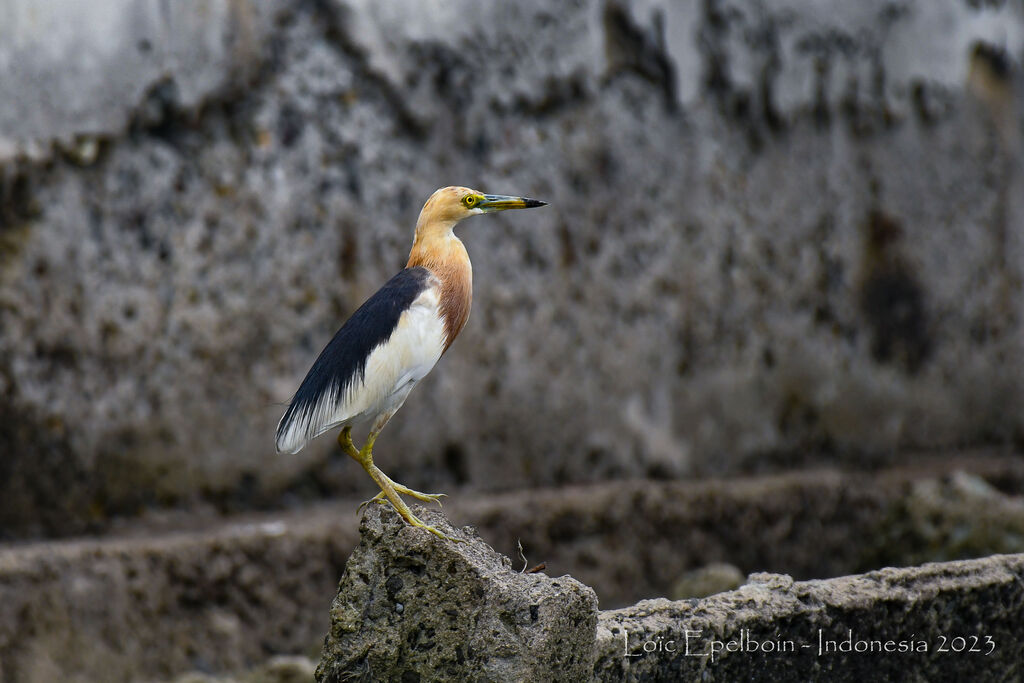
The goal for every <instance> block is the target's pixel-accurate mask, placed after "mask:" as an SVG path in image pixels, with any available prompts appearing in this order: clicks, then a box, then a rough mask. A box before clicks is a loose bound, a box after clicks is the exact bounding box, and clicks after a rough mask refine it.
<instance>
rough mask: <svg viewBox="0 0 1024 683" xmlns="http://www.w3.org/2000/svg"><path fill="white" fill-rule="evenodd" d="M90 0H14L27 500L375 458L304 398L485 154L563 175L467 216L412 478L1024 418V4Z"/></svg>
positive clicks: (1, 21)
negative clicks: (304, 436)
mask: <svg viewBox="0 0 1024 683" xmlns="http://www.w3.org/2000/svg"><path fill="white" fill-rule="evenodd" d="M80 5H81V3H75V2H71V1H70V0H66V1H64V2H61V3H58V4H56V5H53V6H52V8H40V7H39V5H38V3H31V2H28V0H25V1H24V2H22V1H16V2H13V3H6V4H5V5H4V8H3V9H2V10H0V66H3V68H0V139H2V140H3V141H4V144H3V146H4V149H5V150H6V152H5V151H3V150H0V157H2V158H6V159H7V161H6V162H5V163H4V164H3V168H2V171H0V449H2V450H3V452H4V453H5V457H4V459H3V460H2V461H0V501H2V502H0V533H3V534H8V535H20V536H25V535H31V534H38V533H51V534H66V533H71V532H74V531H79V530H82V529H90V528H100V527H102V526H103V524H104V523H105V521H106V520H107V519H108V518H109V516H110V515H111V514H120V513H129V514H130V513H134V512H135V511H137V510H139V509H142V508H146V507H151V506H153V505H174V504H185V503H190V502H193V501H194V500H195V499H196V498H202V499H206V500H210V501H213V502H214V503H216V504H218V505H222V506H224V507H237V506H252V505H266V504H268V503H269V502H270V501H278V500H279V499H280V495H281V494H282V493H283V492H287V493H289V494H293V495H297V496H300V497H309V496H317V495H322V494H323V493H325V492H334V493H337V492H354V491H355V488H356V486H357V485H356V484H355V483H354V479H353V478H352V477H350V476H349V471H348V470H346V469H343V468H342V467H339V465H338V463H337V460H336V459H333V458H332V457H330V456H328V454H329V453H332V452H333V451H334V444H333V443H332V442H331V440H330V439H324V440H322V441H321V442H318V443H317V444H314V445H313V446H312V447H310V448H309V449H308V450H307V451H305V452H304V453H303V454H301V455H300V457H297V458H288V459H282V458H277V457H276V456H275V455H274V454H273V448H272V445H271V438H270V435H271V431H272V429H273V426H274V423H275V421H276V419H277V417H278V416H279V415H280V413H281V410H282V408H281V402H283V401H285V400H287V398H288V397H289V395H290V393H291V392H292V391H293V390H294V388H295V386H296V385H297V383H298V381H299V380H300V379H301V377H302V374H303V373H304V372H305V370H306V368H307V367H308V366H309V364H310V362H311V360H312V359H313V357H314V356H315V354H316V352H317V351H318V350H319V348H320V347H321V346H322V344H324V343H325V342H326V341H327V340H328V339H329V338H330V336H331V334H332V333H333V332H334V330H335V329H336V327H337V326H338V324H339V323H340V322H341V321H342V320H343V319H344V318H345V317H346V316H347V315H348V314H349V313H351V312H352V311H353V310H354V309H355V307H356V306H358V304H359V303H360V302H361V301H362V300H363V299H364V298H365V297H366V296H367V295H369V294H370V293H372V292H373V291H374V289H375V288H376V287H377V286H379V285H380V283H382V282H383V281H384V280H385V279H386V278H387V277H389V276H390V275H391V274H392V273H393V272H394V271H395V270H397V269H398V268H399V267H400V266H401V265H402V263H403V261H404V257H405V254H406V252H407V250H408V247H409V241H410V233H411V229H412V225H413V222H414V220H415V216H416V212H417V210H418V208H419V206H420V204H421V202H422V201H423V199H424V198H425V197H426V196H427V195H428V194H429V193H430V192H431V191H432V190H433V189H434V188H435V187H437V186H439V185H443V184H448V183H452V182H458V183H464V184H470V185H475V186H479V187H483V188H486V189H490V190H495V191H515V192H522V193H526V194H530V195H535V196H538V197H542V198H543V199H546V200H548V201H549V202H550V204H551V206H550V207H549V208H548V209H546V210H545V211H543V212H540V211H538V212H535V214H531V215H530V216H529V217H528V218H527V217H523V216H518V217H516V218H508V217H498V218H495V219H494V220H492V221H491V222H490V223H489V224H488V225H483V224H482V223H481V224H467V226H466V228H465V230H464V231H463V235H464V237H465V239H466V242H467V245H468V247H469V250H470V253H471V254H472V256H473V259H474V264H475V272H476V276H477V280H476V286H475V291H476V310H475V312H474V314H473V316H472V318H471V320H470V322H469V326H468V327H467V329H466V331H465V332H464V333H463V337H462V338H461V339H460V340H459V341H458V342H457V343H456V344H455V346H454V347H453V348H452V352H451V353H450V354H448V355H447V357H446V358H445V360H444V362H443V363H442V364H441V366H440V367H439V368H438V370H437V371H436V372H435V373H434V374H433V375H432V376H431V377H430V378H429V379H428V380H427V381H426V382H424V383H423V385H422V386H421V387H420V388H418V389H417V391H416V393H415V395H414V396H412V397H411V398H410V401H409V402H408V404H407V406H406V407H405V408H404V409H403V411H402V413H401V414H400V415H399V417H398V418H396V419H395V420H394V421H393V422H392V423H391V425H390V426H389V428H388V430H387V431H386V432H385V433H384V435H383V436H382V438H381V440H380V441H379V442H378V444H379V448H378V452H379V454H380V463H381V465H382V466H383V467H384V469H385V471H392V472H395V475H396V477H399V478H400V479H401V480H402V481H404V482H405V483H407V484H409V485H412V486H416V487H417V488H420V489H439V488H447V487H450V486H451V485H452V484H467V485H469V486H473V487H477V488H481V489H498V488H503V487H520V486H531V485H551V484H558V483H564V482H569V481H572V482H580V481H596V480H619V479H622V478H628V477H636V476H645V475H650V476H658V477H680V476H684V475H689V474H693V473H707V472H720V473H729V472H736V471H740V470H745V469H749V468H750V467H751V466H752V465H753V463H758V462H762V461H763V460H764V459H765V458H766V457H767V456H768V455H771V454H776V455H778V459H777V460H776V462H785V461H786V457H787V456H788V455H790V454H793V453H813V452H828V453H834V454H837V455H836V456H835V457H843V458H847V459H848V460H849V461H850V462H857V458H859V457H861V455H862V454H864V453H873V454H882V455H885V454H890V453H893V452H895V451H896V450H897V449H900V448H930V447H942V446H951V445H956V446H962V445H964V444H981V443H992V442H1005V441H1008V440H1012V439H1015V438H1016V439H1019V438H1020V437H1021V435H1022V433H1024V423H1022V420H1024V417H1022V415H1024V414H1022V413H1021V411H1019V410H1017V409H1015V407H1016V406H1019V405H1021V404H1022V403H1024V379H1022V378H1024V370H1022V368H1024V365H1022V362H1024V347H1022V340H1024V334H1022V333H1021V325H1022V320H1024V317H1022V315H1021V313H1022V311H1021V305H1022V303H1021V302H1022V301H1024V297H1022V296H1021V282H1022V281H1024V275H1022V271H1021V264H1022V263H1024V240H1022V233H1021V231H1020V230H1015V229H1013V227H1014V226H1019V225H1021V224H1022V222H1024V192H1022V191H1021V183H1022V181H1021V173H1020V170H1019V168H1020V167H1019V164H1018V163H1017V161H1018V157H1019V147H1020V144H1019V131H1020V120H1021V111H1022V108H1021V106H1020V92H1021V89H1020V81H1021V76H1020V69H1019V61H1020V60H1019V58H1020V55H1021V53H1022V40H1024V38H1022V35H1024V34H1022V29H1021V27H1022V24H1024V20H1022V15H1024V10H1022V9H1021V6H1020V4H1019V3H1002V4H998V6H991V5H992V4H991V3H979V2H973V1H971V0H906V1H902V2H895V1H890V0H873V1H872V2H857V3H851V2H847V1H846V0H829V1H828V2H819V3H794V2H791V1H789V0H760V1H754V0H751V1H750V2H727V1H722V2H719V1H715V2H704V3H669V2H658V1H655V0H643V1H641V0H636V1H635V2H615V1H611V0H609V1H601V0H589V1H586V2H579V3H560V4H558V5H557V6H554V7H553V6H552V5H551V4H550V3H547V2H542V1H541V0H530V1H524V2H517V3H497V4H488V5H484V6H481V5H480V4H479V3H477V2H474V1H473V0H460V1H458V2H451V3H445V4H443V5H436V4H429V5H427V4H423V3H421V2H419V1H418V0H404V1H402V2H389V3H376V2H366V1H365V0H319V1H316V2H300V1H298V0H295V1H293V2H285V3H256V2H245V1H239V2H229V1H227V0H224V1H223V2H207V3H200V4H198V5H194V6H191V5H190V6H189V7H187V8H175V10H174V11H173V12H167V11H165V8H166V5H165V4H164V3H158V2H155V0H153V1H151V2H147V1H145V0H135V1H132V0H102V1H100V2H91V3H88V10H86V9H84V7H85V6H84V5H81V7H80ZM71 23H74V29H73V30H72V29H70V28H68V26H69V24H71ZM7 38H10V39H7ZM147 46H148V47H147ZM976 48H981V49H976ZM996 48H998V49H1002V50H1004V53H1003V58H1002V59H1000V58H998V56H997V57H995V58H993V57H992V55H997V54H998V50H997V49H996ZM26 55H31V56H32V59H26ZM993 66H994V67H995V68H993ZM1002 66H1005V67H1006V68H1005V69H1002V68H1001V67H1002ZM239 73H241V74H243V75H242V76H239V75H238V74H239ZM10 93H15V95H13V96H12V95H10ZM26 107H27V108H30V109H25V108H26ZM27 112H30V115H29V113H27ZM55 143H56V148H57V150H58V151H60V152H61V153H59V154H56V155H53V154H51V153H50V151H49V150H52V149H53V148H54V144H55ZM12 149H13V150H15V151H14V152H11V150H12ZM19 150H20V151H23V152H25V154H24V155H18V156H17V158H15V159H12V158H11V157H10V154H12V153H13V154H16V155H17V154H18V151H19ZM33 150H35V151H33ZM552 454H557V457H554V456H553V455H552ZM399 473H400V475H399ZM53 501H60V502H59V504H53Z"/></svg>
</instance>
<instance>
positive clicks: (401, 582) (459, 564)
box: [317, 506, 597, 683]
mask: <svg viewBox="0 0 1024 683" xmlns="http://www.w3.org/2000/svg"><path fill="white" fill-rule="evenodd" d="M372 508H373V509H371V510H368V511H367V513H366V514H365V515H364V516H363V522H362V524H361V525H360V533H361V540H360V542H359V546H358V547H357V548H356V549H355V551H353V553H352V556H351V557H350V558H349V561H348V564H347V565H346V566H345V575H344V576H343V577H342V579H341V583H340V585H339V586H338V595H337V597H336V598H335V599H334V602H333V604H332V605H331V628H330V632H329V634H328V636H327V640H326V642H325V643H324V652H323V657H322V658H321V661H320V666H319V667H317V681H320V682H321V683H326V682H329V683H340V682H341V681H350V680H368V681H399V680H438V679H449V680H459V679H465V680H473V681H549V680H568V681H579V680H585V679H586V677H587V676H588V674H589V672H590V669H591V666H592V663H593V648H594V642H593V638H594V629H595V628H596V626H597V596H596V595H595V594H594V591H593V589H591V588H588V587H587V586H584V585H583V584H581V583H580V582H579V581H576V580H575V579H573V578H572V577H570V576H562V577H559V578H557V579H553V578H550V577H548V576H546V575H544V574H541V573H521V572H517V571H513V570H512V568H511V567H512V565H511V561H510V560H509V559H508V558H507V557H504V556H502V555H499V554H498V553H496V552H494V550H492V549H491V548H490V546H488V545H487V544H486V543H484V542H483V540H482V539H481V538H480V537H479V536H478V535H477V534H476V532H475V530H473V529H472V528H469V527H465V528H463V529H461V530H458V531H456V530H455V529H454V527H452V526H451V524H450V523H448V521H447V520H446V519H445V517H444V516H443V515H442V514H441V513H440V512H436V511H433V510H431V511H425V510H422V508H420V509H418V511H417V512H416V514H417V515H418V516H420V518H421V519H423V520H424V521H425V522H426V523H428V524H432V525H434V526H436V527H437V528H439V529H440V530H442V531H443V532H445V533H446V534H448V535H449V536H455V537H457V538H460V539H463V540H464V541H466V543H464V544H462V543H453V542H451V541H442V540H440V539H438V538H436V537H435V536H433V535H431V534H429V533H427V532H425V531H422V530H420V529H413V528H412V527H410V526H408V525H406V524H405V522H403V521H402V519H401V518H400V517H399V516H398V514H397V513H395V512H394V511H393V510H391V509H390V508H386V509H385V508H382V507H378V506H372ZM421 512H422V513H423V514H421Z"/></svg>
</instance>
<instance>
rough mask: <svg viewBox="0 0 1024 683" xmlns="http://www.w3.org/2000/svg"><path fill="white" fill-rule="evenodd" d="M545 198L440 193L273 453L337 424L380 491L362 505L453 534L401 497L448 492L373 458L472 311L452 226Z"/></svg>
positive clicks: (468, 279)
mask: <svg viewBox="0 0 1024 683" xmlns="http://www.w3.org/2000/svg"><path fill="white" fill-rule="evenodd" d="M546 204H547V202H542V201H540V200H537V199H529V198H526V197H516V196H509V195H497V194H485V193H483V192H480V191H478V190H473V189H470V188H468V187H459V186H450V187H443V188H441V189H439V190H437V191H435V192H434V193H433V194H432V195H431V196H430V198H429V199H427V201H426V203H425V204H424V205H423V208H422V210H421V211H420V214H419V218H418V219H417V221H416V231H415V234H414V237H413V243H412V249H411V250H410V252H409V260H408V262H407V263H406V265H405V268H403V269H402V270H400V271H399V272H398V273H397V274H395V276H394V277H392V278H391V279H390V280H388V281H387V282H386V283H385V284H384V286H383V287H381V288H380V289H379V290H378V291H377V292H376V293H375V294H374V295H373V296H371V297H370V298H369V299H367V300H366V301H365V302H364V303H363V304H362V305H361V306H360V307H359V308H358V309H357V310H356V311H355V313H353V314H352V316H351V317H350V318H349V319H348V320H347V321H346V322H345V323H344V324H343V325H342V326H341V328H340V329H339V330H338V331H337V333H335V335H334V337H333V338H332V339H331V341H330V342H328V344H327V346H325V347H324V349H323V350H322V351H321V352H320V355H319V356H318V357H317V359H316V360H315V361H314V362H313V365H312V367H310V369H309V372H308V373H307V374H306V377H305V379H303V380H302V382H301V383H300V384H299V388H298V389H297V390H296V392H295V395H294V396H293V397H292V399H291V401H290V402H289V404H288V407H287V409H286V410H285V412H284V415H283V416H282V417H281V420H280V422H279V423H278V425H277V430H276V434H275V436H276V447H277V452H278V453H298V452H299V451H300V450H301V449H302V448H303V447H304V446H305V445H306V444H307V443H309V442H310V441H312V440H313V439H315V438H316V437H318V436H320V435H322V434H324V433H325V432H327V431H329V430H331V429H334V428H336V427H341V431H340V432H339V434H338V444H339V445H340V446H341V449H342V450H343V451H344V452H345V453H346V454H347V455H348V456H349V457H351V458H352V459H353V460H355V461H356V462H358V463H359V464H360V465H362V467H363V469H364V470H366V472H367V474H369V475H370V477H371V478H372V479H373V481H374V482H375V483H376V484H377V486H379V487H380V489H381V490H380V493H378V494H377V495H376V496H374V497H373V498H371V499H370V500H368V501H366V502H364V503H363V505H360V510H361V509H362V507H363V506H364V505H366V504H367V503H371V502H376V503H382V504H386V503H388V502H390V504H391V505H392V506H393V507H394V508H395V510H396V511H397V512H398V514H399V515H401V516H402V518H403V519H404V520H405V521H406V522H407V523H408V524H409V525H411V526H413V527H418V528H420V529H424V530H426V531H429V532H430V533H432V534H434V535H435V536H438V537H439V538H442V539H447V540H452V541H455V540H457V539H454V538H451V537H449V536H447V535H446V534H444V533H442V532H441V531H440V530H438V529H436V528H434V527H432V526H430V525H428V524H425V523H424V522H423V521H421V520H420V519H418V518H417V517H416V516H415V515H413V513H412V511H411V510H410V509H409V507H408V506H407V505H406V504H405V502H404V501H403V500H402V498H401V495H406V496H410V497H412V498H415V499H417V500H420V501H423V502H436V503H438V505H440V503H441V500H440V499H441V498H442V497H443V496H444V495H445V494H443V493H421V492H419V491H414V490H413V489H410V488H408V487H406V486H403V485H401V484H399V483H398V482H396V481H394V480H392V479H391V478H389V477H388V476H387V475H386V474H384V472H382V471H381V470H380V469H379V468H378V467H377V466H376V465H375V464H374V462H373V445H374V443H375V442H376V440H377V436H378V435H379V434H380V432H381V430H382V429H383V428H384V425H386V424H387V423H388V420H390V419H391V417H392V416H393V415H394V414H395V413H396V412H397V411H398V409H399V408H401V407H402V404H403V403H405V399H406V398H407V397H408V396H409V392H410V391H412V389H413V387H415V386H416V384H417V383H418V382H419V381H420V380H422V379H423V378H424V377H425V376H426V375H427V373H429V372H430V370H431V369H432V368H433V367H434V365H435V364H436V363H437V361H438V360H440V358H441V356H442V355H444V353H445V352H446V351H447V350H448V348H449V347H450V346H451V345H452V342H454V341H455V338H456V337H457V336H458V334H459V332H461V331H462V329H463V327H465V325H466V322H467V320H468V318H469V311H470V307H471V305H472V301H473V268H472V264H471V263H470V261H469V253H468V252H467V251H466V247H465V245H463V243H462V241H461V240H460V239H459V238H458V237H457V236H456V235H455V233H454V228H455V226H456V225H457V224H458V223H459V222H460V221H462V220H464V219H466V218H469V217H471V216H476V215H480V214H485V213H494V212H497V211H505V210H507V209H529V208H533V207H539V206H545V205H546ZM367 425H368V426H369V434H368V436H367V437H366V441H365V442H364V444H363V446H362V448H356V447H355V444H354V443H353V441H352V428H353V427H365V426H367Z"/></svg>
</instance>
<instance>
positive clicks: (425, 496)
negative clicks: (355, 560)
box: [338, 427, 448, 513]
mask: <svg viewBox="0 0 1024 683" xmlns="http://www.w3.org/2000/svg"><path fill="white" fill-rule="evenodd" d="M374 439H375V440H376V436H374ZM367 443H369V441H367ZM338 444H339V445H340V446H341V449H342V450H343V451H345V453H347V454H348V456H349V457H350V458H352V459H354V460H355V461H356V462H359V463H361V462H362V461H361V460H360V459H359V457H360V456H359V451H358V450H356V447H355V444H354V443H352V427H344V428H343V429H342V430H341V432H340V433H339V434H338ZM370 448H371V450H372V449H373V445H372V444H371V445H370ZM381 476H383V477H384V478H385V479H387V480H388V481H389V482H391V486H392V488H394V489H395V491H398V492H399V493H400V494H402V495H403V496H412V497H413V498H415V499H416V500H422V501H423V502H424V503H437V505H438V507H441V499H442V498H446V497H447V496H448V494H447V493H421V492H420V491H416V490H413V489H411V488H408V487H406V486H402V485H401V484H399V483H398V482H397V481H395V480H394V479H392V478H391V477H389V476H388V475H386V474H384V473H383V472H381ZM386 502H388V500H387V496H386V495H384V491H383V490H382V491H381V492H380V493H378V494H377V495H376V496H374V497H373V498H371V499H369V500H364V501H363V502H362V503H360V504H359V507H358V508H357V509H356V512H357V513H358V512H360V511H362V509H363V508H364V507H366V506H367V505H369V504H370V503H382V504H383V503H386Z"/></svg>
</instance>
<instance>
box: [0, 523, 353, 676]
mask: <svg viewBox="0 0 1024 683" xmlns="http://www.w3.org/2000/svg"><path fill="white" fill-rule="evenodd" d="M348 513H349V514H348V515H345V516H342V515H339V514H335V515H331V516H319V517H316V518H315V519H314V520H312V521H309V520H306V521H301V520H295V522H296V523H292V521H289V522H283V521H281V520H279V519H273V518H271V519H266V520H260V521H256V522H253V523H238V522H236V523H232V524H228V525H225V526H222V527H220V528H218V529H217V530H216V531H213V532H191V533H183V532H178V533H164V534H159V535H155V534H152V533H149V534H146V536H145V537H141V538H134V537H133V538H120V539H117V540H109V541H89V540H80V541H75V542H64V543H57V544H39V545H35V546H27V547H24V548H18V547H14V548H7V549H3V550H0V603H2V604H3V605H4V608H3V609H2V610H0V681H3V682H4V683H7V682H11V683H50V682H52V681H69V682H71V683H85V682H88V681H126V682H127V681H154V680H167V679H170V678H171V677H173V676H175V675H177V674H180V673H181V672H183V671H191V670H197V671H200V672H227V671H240V670H245V669H250V668H252V667H254V666H255V665H257V664H259V663H260V662H263V661H264V660H265V659H267V657H268V656H269V655H270V654H273V653H305V654H313V652H314V651H315V646H316V645H317V644H318V643H319V642H322V638H323V633H324V630H325V629H326V627H327V620H326V618H325V613H326V610H327V607H328V605H329V601H330V594H331V591H332V590H333V588H334V586H335V585H336V582H337V577H338V576H339V575H340V573H341V571H342V568H343V566H344V563H345V557H346V556H347V553H348V552H349V551H350V549H351V548H352V546H353V545H354V543H355V533H354V531H355V530H354V529H353V528H352V526H351V523H350V522H351V519H352V518H351V508H350V509H349V510H348ZM317 612H320V614H318V613H317ZM271 664H273V666H271ZM290 669H291V670H294V667H290ZM288 671H289V667H288V666H287V662H286V661H279V662H271V663H269V664H267V666H264V667H262V668H261V669H260V670H257V671H254V672H252V677H251V680H252V681H253V683H254V682H255V681H256V680H260V681H262V680H268V681H269V680H280V681H282V682H283V681H285V680H288V679H287V678H286V677H285V675H286V674H288ZM275 672H276V673H280V674H281V676H279V677H278V679H273V678H272V676H274V675H276V673H275ZM307 673H308V672H307ZM263 674H266V676H267V678H266V679H260V678H258V676H261V675H263ZM310 678H311V677H310V676H307V677H306V680H307V681H308V680H310Z"/></svg>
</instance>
